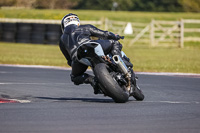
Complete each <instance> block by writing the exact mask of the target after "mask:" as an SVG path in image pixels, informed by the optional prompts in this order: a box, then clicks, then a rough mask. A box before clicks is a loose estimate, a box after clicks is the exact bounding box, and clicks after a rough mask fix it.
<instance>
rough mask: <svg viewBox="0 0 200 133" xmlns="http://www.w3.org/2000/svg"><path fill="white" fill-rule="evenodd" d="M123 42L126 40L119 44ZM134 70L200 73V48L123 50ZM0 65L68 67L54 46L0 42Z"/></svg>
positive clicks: (193, 46) (133, 47) (134, 47)
mask: <svg viewBox="0 0 200 133" xmlns="http://www.w3.org/2000/svg"><path fill="white" fill-rule="evenodd" d="M123 42H124V43H125V42H126V41H123ZM123 51H124V52H125V53H126V54H127V56H128V57H130V58H131V61H132V62H133V64H134V70H135V71H143V72H184V73H200V47H199V46H196V45H188V46H186V47H185V48H183V49H180V48H163V47H162V48H151V47H148V46H138V45H136V46H131V47H126V46H125V47H124V48H123ZM0 64H25V65H49V66H62V67H68V66H67V63H66V60H65V58H64V56H63V55H62V53H61V52H60V49H59V47H58V46H57V45H34V44H16V43H0Z"/></svg>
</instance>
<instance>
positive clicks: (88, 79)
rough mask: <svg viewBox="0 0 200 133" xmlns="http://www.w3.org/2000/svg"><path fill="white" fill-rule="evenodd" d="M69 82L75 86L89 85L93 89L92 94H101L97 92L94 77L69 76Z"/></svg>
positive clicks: (86, 75)
mask: <svg viewBox="0 0 200 133" xmlns="http://www.w3.org/2000/svg"><path fill="white" fill-rule="evenodd" d="M71 80H72V82H74V84H75V85H80V84H83V83H85V84H90V85H91V86H92V87H93V89H94V94H101V93H102V92H101V91H100V90H99V87H98V83H97V80H96V78H95V77H94V76H92V75H89V74H87V73H84V74H82V75H80V76H73V75H71Z"/></svg>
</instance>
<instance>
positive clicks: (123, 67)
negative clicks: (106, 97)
mask: <svg viewBox="0 0 200 133" xmlns="http://www.w3.org/2000/svg"><path fill="white" fill-rule="evenodd" d="M113 61H114V62H115V63H116V64H117V65H118V67H119V69H120V70H121V71H122V72H123V73H124V74H125V75H126V78H127V79H128V85H127V86H126V89H127V91H128V92H130V89H131V74H130V73H129V72H128V68H127V66H126V65H125V63H124V61H123V60H122V58H121V57H120V56H119V55H114V56H113Z"/></svg>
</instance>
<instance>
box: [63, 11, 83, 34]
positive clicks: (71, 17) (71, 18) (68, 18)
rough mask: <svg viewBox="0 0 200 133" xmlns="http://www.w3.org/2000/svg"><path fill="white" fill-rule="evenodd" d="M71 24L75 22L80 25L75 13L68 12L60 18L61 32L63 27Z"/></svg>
mask: <svg viewBox="0 0 200 133" xmlns="http://www.w3.org/2000/svg"><path fill="white" fill-rule="evenodd" d="M71 24H75V25H77V26H79V25H80V20H79V18H78V16H77V15H76V14H73V13H69V14H67V15H65V16H64V17H63V18H62V21H61V29H62V32H64V28H65V27H67V26H69V25H71Z"/></svg>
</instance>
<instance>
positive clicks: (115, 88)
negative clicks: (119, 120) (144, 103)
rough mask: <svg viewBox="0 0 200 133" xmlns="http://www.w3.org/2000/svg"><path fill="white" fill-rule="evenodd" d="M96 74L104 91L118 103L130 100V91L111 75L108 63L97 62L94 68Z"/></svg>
mask: <svg viewBox="0 0 200 133" xmlns="http://www.w3.org/2000/svg"><path fill="white" fill-rule="evenodd" d="M94 74H95V76H96V77H97V80H98V82H99V84H100V86H101V89H102V91H103V92H104V93H105V94H106V95H107V96H109V97H111V98H112V99H113V100H114V101H115V102H116V103H125V102H127V101H128V98H129V93H128V92H127V91H126V90H125V89H124V88H122V87H121V86H120V85H119V84H118V82H117V81H116V80H115V79H114V78H113V77H112V76H111V74H110V73H109V71H108V66H107V65H106V64H104V63H99V64H97V65H96V66H95V68H94Z"/></svg>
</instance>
